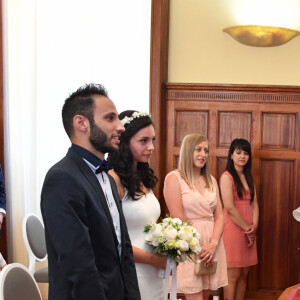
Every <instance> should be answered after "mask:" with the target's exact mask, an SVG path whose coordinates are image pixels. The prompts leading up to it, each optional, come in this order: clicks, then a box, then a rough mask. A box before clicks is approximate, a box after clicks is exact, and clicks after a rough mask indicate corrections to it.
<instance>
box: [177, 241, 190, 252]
mask: <svg viewBox="0 0 300 300" xmlns="http://www.w3.org/2000/svg"><path fill="white" fill-rule="evenodd" d="M178 242H179V244H180V248H179V250H180V251H184V252H185V251H188V250H189V248H190V247H189V244H188V243H187V242H186V241H183V240H178Z"/></svg>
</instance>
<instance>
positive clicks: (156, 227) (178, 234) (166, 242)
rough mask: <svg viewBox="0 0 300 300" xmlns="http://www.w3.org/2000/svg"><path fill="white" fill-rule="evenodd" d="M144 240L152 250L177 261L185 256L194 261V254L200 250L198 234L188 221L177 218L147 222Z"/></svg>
mask: <svg viewBox="0 0 300 300" xmlns="http://www.w3.org/2000/svg"><path fill="white" fill-rule="evenodd" d="M145 232H147V234H146V237H145V240H146V241H147V242H148V244H149V245H151V246H152V247H153V250H154V252H156V253H158V254H161V255H168V256H171V257H173V258H174V259H175V260H176V261H177V262H183V261H185V260H186V259H187V258H190V259H191V260H193V261H194V256H195V255H196V254H198V253H199V252H200V251H201V247H200V245H199V237H200V234H199V232H198V231H197V229H195V228H194V227H192V226H191V225H190V224H189V223H188V222H184V221H181V220H180V219H178V218H173V219H172V218H170V217H168V216H167V217H166V218H164V219H163V220H162V222H161V223H158V224H153V223H150V224H147V225H146V226H145Z"/></svg>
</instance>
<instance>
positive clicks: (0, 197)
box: [0, 165, 6, 211]
mask: <svg viewBox="0 0 300 300" xmlns="http://www.w3.org/2000/svg"><path fill="white" fill-rule="evenodd" d="M0 207H1V208H3V209H4V210H5V211H6V192H5V186H4V178H3V173H2V168H1V165H0Z"/></svg>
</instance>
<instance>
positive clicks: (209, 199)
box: [169, 171, 228, 294]
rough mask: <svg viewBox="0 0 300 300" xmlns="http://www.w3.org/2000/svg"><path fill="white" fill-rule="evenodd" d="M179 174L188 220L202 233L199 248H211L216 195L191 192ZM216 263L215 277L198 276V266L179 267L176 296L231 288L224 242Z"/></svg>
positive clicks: (219, 245)
mask: <svg viewBox="0 0 300 300" xmlns="http://www.w3.org/2000/svg"><path fill="white" fill-rule="evenodd" d="M172 173H174V174H176V176H177V178H178V180H179V183H180V187H181V197H182V205H183V210H184V214H185V216H186V218H187V219H188V221H189V222H191V224H192V225H193V226H194V227H195V228H197V230H198V231H199V233H200V246H203V245H205V244H208V243H209V242H210V239H211V236H212V234H213V228H214V210H215V208H216V205H217V196H216V193H213V192H210V191H209V190H207V189H206V190H205V192H204V194H203V195H202V194H201V193H199V192H198V191H196V190H194V189H191V188H190V187H189V185H188V184H187V183H186V182H185V180H184V179H183V178H182V177H181V176H180V174H179V172H178V171H172V172H171V173H169V174H172ZM214 259H215V260H216V261H217V271H216V273H215V274H212V275H201V276H199V275H196V274H195V271H194V269H195V264H194V263H193V262H190V261H185V262H183V263H180V264H179V265H178V267H177V292H178V293H183V294H194V293H199V292H201V291H202V290H207V289H210V290H217V289H218V288H219V287H222V286H225V285H227V284H228V280H227V265H226V255H225V249H224V245H223V241H222V238H221V239H220V241H219V244H218V247H217V250H216V253H215V256H214Z"/></svg>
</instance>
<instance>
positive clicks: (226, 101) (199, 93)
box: [160, 84, 300, 299]
mask: <svg viewBox="0 0 300 300" xmlns="http://www.w3.org/2000/svg"><path fill="white" fill-rule="evenodd" d="M166 88H167V93H166V125H167V126H166V129H165V130H166V133H167V134H166V136H167V138H166V147H165V153H164V155H165V156H166V166H165V169H166V172H169V171H171V170H173V169H174V168H176V167H177V162H178V156H179V150H180V145H181V142H182V139H183V137H184V136H185V135H186V134H189V133H193V132H198V133H200V134H202V135H205V136H207V137H208V139H209V144H210V154H209V155H210V165H211V170H212V173H213V175H214V176H215V177H216V178H217V179H219V176H220V174H221V173H222V172H223V171H224V167H225V164H226V157H227V154H228V148H229V146H230V143H231V141H232V140H233V139H234V138H237V137H239V138H245V139H247V140H249V141H250V143H251V146H252V151H253V171H252V172H253V175H254V180H255V184H256V190H257V194H258V201H259V208H260V222H259V229H258V260H259V262H258V265H257V266H255V267H252V268H251V271H250V274H249V282H248V287H247V295H246V296H247V298H251V299H277V298H278V295H279V294H280V293H281V292H282V290H284V289H285V288H286V287H288V286H291V285H294V284H296V283H299V282H300V252H298V247H300V223H297V222H296V221H295V220H294V219H293V217H292V211H293V210H294V209H295V208H297V207H298V206H300V196H299V195H300V137H299V135H300V88H298V87H278V86H277V87H270V86H247V85H230V86H229V85H200V84H198V85H197V84H167V85H166ZM160 130H162V129H160ZM161 151H164V150H161Z"/></svg>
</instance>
